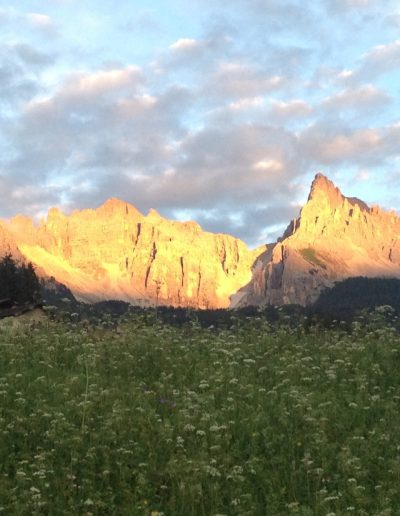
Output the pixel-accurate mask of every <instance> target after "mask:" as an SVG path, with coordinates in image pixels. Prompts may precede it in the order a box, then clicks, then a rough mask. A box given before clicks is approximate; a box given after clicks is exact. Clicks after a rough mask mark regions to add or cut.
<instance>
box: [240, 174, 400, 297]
mask: <svg viewBox="0 0 400 516" xmlns="http://www.w3.org/2000/svg"><path fill="white" fill-rule="evenodd" d="M351 276H366V277H400V218H399V217H398V216H397V215H396V213H395V212H393V211H384V210H382V209H380V208H379V207H368V206H367V205H366V204H365V203H364V202H362V201H360V200H359V199H356V198H349V197H345V196H343V195H342V193H341V192H340V191H339V189H338V188H336V187H335V185H334V184H333V183H332V182H331V181H330V180H329V179H327V178H326V177H325V176H323V175H322V174H317V175H316V176H315V179H314V181H313V183H312V185H311V191H310V195H309V198H308V201H307V203H306V204H305V206H304V207H303V209H302V210H301V212H300V216H299V218H298V219H296V220H294V221H292V223H291V224H290V225H289V227H288V228H287V230H286V232H285V234H284V236H283V237H282V239H281V241H279V242H278V243H276V244H275V245H274V246H273V248H271V249H269V250H268V252H266V253H264V254H263V255H261V256H260V257H259V258H258V259H257V261H256V263H255V266H254V270H253V279H252V281H251V283H250V285H248V286H246V287H245V288H244V289H242V291H241V298H240V299H241V300H240V304H242V305H245V304H260V303H268V304H277V305H279V304H290V303H297V304H301V305H307V304H310V303H312V302H313V301H315V300H316V299H317V297H318V295H319V293H320V292H321V290H322V289H323V288H325V287H331V286H332V285H333V284H334V282H335V281H338V280H341V279H345V278H348V277H351Z"/></svg>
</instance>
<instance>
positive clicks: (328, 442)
mask: <svg viewBox="0 0 400 516" xmlns="http://www.w3.org/2000/svg"><path fill="white" fill-rule="evenodd" d="M0 514H5V515H18V516H24V515H75V514H78V515H81V514H82V515H87V516H90V515H149V516H150V515H151V516H160V515H165V516H167V515H182V516H190V515H203V516H204V515H207V516H208V515H213V516H217V515H218V516H222V515H226V516H231V515H232V516H233V515H248V516H250V515H260V516H266V515H267V516H268V515H273V516H274V515H282V516H286V515H292V514H297V515H303V516H306V515H307V516H311V515H313V516H314V515H318V516H319V515H321V516H322V515H323V516H328V515H329V516H333V515H368V516H370V515H376V516H378V515H380V516H383V515H385V516H386V515H387V516H389V515H393V516H395V515H399V514H400V335H399V334H398V333H397V331H396V330H395V328H394V327H392V325H391V324H390V323H388V322H384V317H383V316H381V315H380V314H379V311H378V312H377V313H376V314H375V315H374V316H373V317H371V318H370V320H369V321H368V322H364V323H353V326H352V328H351V330H350V331H349V330H348V329H347V328H344V327H343V326H342V325H340V324H338V325H337V326H336V327H335V328H331V329H326V328H322V327H318V326H311V327H310V328H308V329H305V328H304V327H303V326H302V325H299V326H298V327H294V328H293V327H290V326H289V325H287V324H285V322H284V321H283V322H281V323H279V324H276V325H274V326H271V325H270V324H268V323H267V322H265V321H264V320H262V319H261V318H252V319H251V320H247V321H246V320H245V321H235V320H232V325H231V328H229V329H224V330H217V329H215V328H208V329H204V328H201V327H200V326H199V325H197V324H196V323H192V324H188V325H186V326H183V327H181V328H175V327H172V326H169V325H162V324H161V323H160V322H157V321H155V322H154V323H153V324H149V323H148V321H147V322H146V321H145V320H143V319H142V318H141V317H140V316H139V315H136V316H130V317H128V318H126V319H125V320H123V321H122V322H121V323H120V324H119V328H118V330H112V329H101V328H93V327H88V326H85V325H83V324H81V323H73V322H70V323H61V322H42V323H36V324H34V323H32V324H24V325H18V326H15V325H12V324H11V323H10V324H7V323H6V324H3V325H2V326H1V329H0Z"/></svg>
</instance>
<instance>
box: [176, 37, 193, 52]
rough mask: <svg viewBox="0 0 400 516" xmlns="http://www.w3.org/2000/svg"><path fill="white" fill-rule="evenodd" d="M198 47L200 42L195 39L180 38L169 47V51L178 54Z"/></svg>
mask: <svg viewBox="0 0 400 516" xmlns="http://www.w3.org/2000/svg"><path fill="white" fill-rule="evenodd" d="M199 45H200V42H199V41H197V40H196V39H190V38H181V39H178V40H177V41H175V43H172V45H170V47H169V48H170V49H171V50H174V51H178V52H182V51H186V50H192V49H194V48H196V47H198V46H199Z"/></svg>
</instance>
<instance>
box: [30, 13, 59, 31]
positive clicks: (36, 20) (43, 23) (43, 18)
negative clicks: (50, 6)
mask: <svg viewBox="0 0 400 516" xmlns="http://www.w3.org/2000/svg"><path fill="white" fill-rule="evenodd" d="M26 19H27V21H28V22H29V24H30V25H31V26H32V27H34V28H38V29H43V30H49V29H53V28H54V22H53V20H52V18H51V17H50V16H49V15H47V14H42V13H29V14H27V15H26Z"/></svg>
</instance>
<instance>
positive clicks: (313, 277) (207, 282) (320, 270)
mask: <svg viewBox="0 0 400 516" xmlns="http://www.w3.org/2000/svg"><path fill="white" fill-rule="evenodd" d="M6 253H11V254H12V255H13V256H14V257H15V258H16V259H18V260H26V261H31V262H32V263H33V264H34V265H35V266H36V268H37V272H38V274H39V276H42V277H43V278H49V277H53V278H55V279H56V280H57V282H60V283H62V284H64V285H65V286H67V287H68V288H69V289H70V290H71V291H72V293H73V294H74V295H75V297H76V298H77V299H79V300H81V301H86V302H96V301H100V300H105V299H119V300H123V301H129V302H131V303H132V304H136V305H141V306H151V305H154V304H164V305H171V306H188V307H196V308H227V307H238V306H246V305H258V304H265V303H266V304H274V305H282V304H300V305H303V306H306V305H309V304H311V303H312V302H314V301H315V300H316V299H317V298H318V296H319V294H320V292H321V291H322V290H323V289H325V288H327V287H328V288H329V287H332V286H333V285H334V283H335V282H337V281H340V280H343V279H346V278H349V277H355V276H365V277H400V217H399V216H398V215H397V214H396V212H394V211H385V210H383V209H381V208H379V207H378V206H372V207H369V206H368V205H367V204H366V203H364V202H363V201H361V200H359V199H357V198H352V197H345V196H344V195H343V194H342V193H341V192H340V191H339V189H338V188H336V186H335V185H334V184H333V183H332V182H331V181H330V180H329V179H328V178H327V177H325V176H324V175H322V174H317V175H316V176H315V178H314V181H313V182H312V185H311V190H310V194H309V197H308V200H307V202H306V204H305V205H304V207H303V208H302V209H301V212H300V214H299V217H298V218H297V219H295V220H293V221H291V222H290V224H289V226H288V228H287V229H286V231H285V232H284V234H283V235H282V237H281V238H280V239H279V240H278V241H277V242H275V243H273V244H268V245H263V246H261V247H259V248H257V249H253V250H252V249H249V248H248V247H247V246H246V244H245V243H244V242H243V241H241V240H239V239H237V238H234V237H232V236H229V235H225V234H213V233H209V232H206V231H203V230H202V228H201V227H200V226H199V225H198V224H197V223H196V222H178V221H172V220H168V219H165V218H163V217H162V216H161V215H159V214H158V213H157V212H156V211H155V210H150V212H149V214H148V215H147V216H145V215H143V214H142V213H140V212H139V211H138V210H137V209H136V208H135V207H134V206H132V205H131V204H129V203H127V202H124V201H121V200H119V199H114V198H113V199H109V200H108V201H106V202H105V203H104V204H103V205H102V206H100V207H99V208H97V209H95V210H92V209H85V210H77V211H74V212H73V213H72V214H71V215H64V214H63V213H62V212H61V211H60V210H58V209H57V208H52V209H50V210H49V212H48V215H47V218H46V219H44V220H42V221H41V222H40V224H38V225H35V224H34V223H33V221H32V219H30V218H29V217H26V216H24V215H17V216H15V217H14V218H12V219H10V220H3V221H1V222H0V255H4V254H6Z"/></svg>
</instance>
